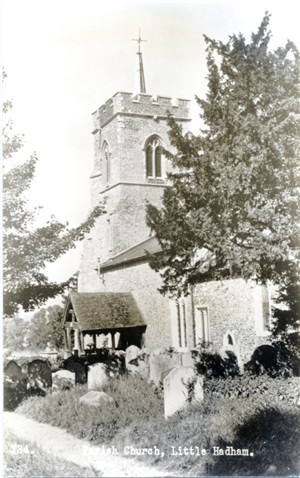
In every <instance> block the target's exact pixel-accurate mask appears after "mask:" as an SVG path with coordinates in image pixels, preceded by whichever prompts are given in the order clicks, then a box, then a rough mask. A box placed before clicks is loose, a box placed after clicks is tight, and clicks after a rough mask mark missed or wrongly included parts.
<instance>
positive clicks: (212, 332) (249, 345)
mask: <svg viewBox="0 0 300 478" xmlns="http://www.w3.org/2000/svg"><path fill="white" fill-rule="evenodd" d="M255 291H256V286H255V284H254V283H253V282H252V281H248V282H246V281H244V280H243V279H234V280H233V279H232V280H226V281H218V282H207V283H205V284H201V285H197V286H196V287H195V289H194V308H195V310H196V309H197V307H200V308H202V307H207V309H208V316H209V340H210V341H211V342H212V343H213V344H214V345H215V346H216V347H217V348H218V349H221V348H222V347H223V345H224V336H225V337H226V334H228V333H230V335H231V336H232V338H233V341H234V344H233V345H237V346H238V347H239V350H240V354H241V358H242V360H243V361H244V362H245V361H247V360H249V359H250V356H251V354H252V353H253V351H254V349H255V348H256V347H257V346H258V345H260V344H262V343H266V342H267V340H268V334H265V336H258V335H257V334H256V332H255V325H256V321H255V318H256V317H255V314H256V308H255Z"/></svg>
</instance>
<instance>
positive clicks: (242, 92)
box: [147, 13, 300, 335]
mask: <svg viewBox="0 0 300 478" xmlns="http://www.w3.org/2000/svg"><path fill="white" fill-rule="evenodd" d="M269 20H270V15H269V14H268V13H266V14H265V16H264V18H263V20H262V23H261V24H260V26H259V28H258V31H257V33H253V34H252V36H251V41H250V42H248V43H247V41H246V39H245V38H244V36H243V35H242V34H239V35H232V36H231V37H229V40H228V41H227V43H223V42H221V41H216V40H212V39H210V38H208V37H206V36H205V42H206V45H207V49H206V52H207V68H208V76H207V80H208V92H207V95H206V99H200V98H197V102H198V105H199V107H200V109H201V115H200V116H201V118H202V121H203V124H204V127H203V129H202V130H201V131H200V133H199V134H198V135H192V134H191V133H188V134H183V131H182V127H181V126H180V124H178V123H176V122H175V121H174V120H173V119H172V118H171V117H170V121H169V122H170V127H171V128H170V140H171V144H172V146H173V147H174V150H175V153H170V152H166V154H167V156H168V158H169V159H170V160H171V162H172V164H173V167H174V169H173V171H174V172H173V173H172V174H170V175H169V180H170V187H169V188H166V190H165V192H164V195H163V203H162V207H161V208H156V207H154V206H153V205H148V208H147V222H148V225H149V226H150V228H151V229H152V231H154V232H155V234H156V237H157V239H158V241H159V243H160V245H161V247H162V250H163V252H164V255H163V256H160V257H152V258H151V265H152V267H153V268H154V269H155V270H156V271H160V273H161V276H162V278H163V286H162V288H161V291H162V292H163V293H166V292H168V293H174V292H175V291H178V292H179V293H188V290H189V287H190V286H191V285H193V284H195V283H199V282H204V281H207V280H218V279H224V278H233V277H236V276H239V277H244V278H245V279H248V278H250V277H256V278H257V280H258V281H260V282H261V283H265V282H266V281H267V280H272V281H273V282H274V283H275V284H279V285H280V288H281V296H282V297H281V299H280V300H284V301H285V302H286V303H287V305H288V306H289V307H290V305H291V303H292V302H293V301H294V306H292V308H291V307H290V315H289V316H287V315H286V314H285V316H286V319H285V320H286V321H287V323H289V324H291V323H292V326H295V327H296V326H297V324H298V325H299V301H298V305H297V306H296V302H295V301H296V299H295V298H296V297H297V296H299V267H298V266H299V249H298V246H299V224H300V221H299V219H300V218H299V186H300V183H299V176H300V175H299V132H300V123H299V118H300V115H299V113H300V111H299V107H300V105H299V98H300V96H299V52H298V50H297V49H296V47H295V45H294V44H293V43H292V42H291V41H288V42H287V43H286V45H285V46H284V47H280V48H277V49H276V50H275V51H270V47H269V42H270V38H271V33H270V31H269V30H268V28H269ZM291 293H292V295H291ZM283 296H284V297H283ZM297 307H298V310H296V309H297ZM278 315H280V313H279V312H278ZM281 315H284V314H281ZM291 315H293V319H292V318H291ZM279 322H280V324H279V323H278V324H277V332H278V334H279V331H280V328H281V327H283V326H284V324H283V322H282V320H280V321H279ZM287 323H286V325H285V327H284V328H285V330H287ZM278 334H277V335H278Z"/></svg>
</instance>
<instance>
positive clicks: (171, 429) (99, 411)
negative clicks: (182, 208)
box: [17, 376, 300, 476]
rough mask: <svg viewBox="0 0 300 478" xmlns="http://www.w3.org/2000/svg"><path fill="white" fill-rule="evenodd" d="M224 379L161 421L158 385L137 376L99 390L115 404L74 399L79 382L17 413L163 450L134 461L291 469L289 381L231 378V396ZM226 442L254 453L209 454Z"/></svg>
mask: <svg viewBox="0 0 300 478" xmlns="http://www.w3.org/2000/svg"><path fill="white" fill-rule="evenodd" d="M226 380H227V382H226V383H225V382H222V383H217V384H216V383H215V384H211V387H209V386H208V387H206V389H207V393H206V394H205V399H204V401H203V402H201V403H197V404H193V405H189V406H188V407H187V408H186V409H185V410H184V411H181V412H178V413H177V414H175V415H174V416H172V417H171V418H169V419H168V420H165V419H164V416H163V399H162V396H161V395H160V393H159V391H158V390H157V389H155V388H154V387H153V386H152V385H150V384H149V383H147V381H145V380H143V379H142V378H139V377H137V376H129V377H128V376H127V377H121V378H120V379H112V380H111V381H110V383H109V385H108V386H107V388H106V390H105V391H106V392H107V393H109V394H110V395H111V396H112V397H113V398H114V400H115V404H103V406H102V405H101V407H98V408H93V407H86V406H83V405H81V404H79V398H80V396H81V395H83V394H84V393H86V388H85V387H84V386H80V387H76V388H75V389H74V390H72V391H65V392H60V393H57V394H55V395H48V396H46V397H45V398H42V397H36V398H31V399H28V400H27V401H26V402H24V403H23V404H22V405H21V406H20V407H19V408H18V410H17V411H18V412H19V413H23V414H25V415H27V416H30V417H32V418H35V419H36V420H39V421H42V422H47V423H51V424H52V425H55V426H60V427H62V428H64V429H66V430H67V431H69V432H71V433H73V434H74V435H76V436H78V437H82V438H83V437H84V438H88V439H89V440H91V441H92V442H93V443H99V444H100V443H103V444H105V445H107V446H109V445H114V446H115V447H116V448H117V449H118V451H119V453H122V451H123V449H124V446H134V447H136V448H153V447H154V445H155V446H156V447H158V448H159V449H160V451H163V452H164V456H162V455H160V456H156V455H151V456H145V455H144V456H143V457H141V459H143V460H147V461H148V462H149V463H152V464H155V465H158V466H160V467H163V468H164V469H167V470H168V471H170V473H172V472H173V473H175V472H177V473H180V474H181V475H183V476H201V475H205V474H209V475H220V474H221V475H224V474H227V475H234V474H237V475H238V474H241V475H247V474H248V475H251V474H252V475H262V474H265V473H267V474H268V473H270V470H272V471H273V472H274V473H273V474H276V475H280V474H282V475H284V474H289V475H292V474H298V473H299V471H300V467H299V455H298V448H299V443H300V413H299V407H297V405H296V404H295V403H293V402H294V401H289V400H285V399H281V398H280V397H281V396H282V394H283V393H284V390H285V388H286V389H287V390H290V389H293V390H294V383H292V384H291V383H289V384H288V382H287V381H286V382H285V381H284V380H283V379H281V380H276V381H274V380H273V379H267V380H268V381H267V382H264V380H263V379H261V378H259V381H258V382H257V383H256V382H255V380H250V381H249V380H248V379H246V378H245V379H244V380H243V379H238V381H237V384H239V385H237V386H238V387H239V388H240V390H241V391H242V394H239V395H238V396H237V398H236V397H235V396H234V394H232V393H230V394H229V396H227V397H226V396H224V395H226V394H227V391H230V390H231V391H232V390H235V385H234V383H235V382H234V380H233V379H230V378H229V379H226ZM270 380H271V381H272V380H273V381H272V382H270ZM215 387H216V389H217V392H218V393H217V394H216V393H214V389H215ZM222 387H223V389H222ZM261 387H264V389H266V390H267V393H266V394H264V393H254V390H257V389H259V388H261ZM209 390H211V392H209ZM222 390H223V391H224V394H223V396H222ZM225 392H226V393H225ZM227 395H228V394H227ZM238 397H239V398H238ZM274 397H277V399H276V400H275V398H274ZM293 397H294V395H293ZM233 398H234V399H233ZM227 445H228V446H233V447H234V448H243V449H248V450H249V454H250V453H253V457H250V455H249V456H247V457H242V458H241V457H238V456H233V457H228V456H226V457H224V456H214V455H213V447H219V448H223V449H225V448H226V446H227ZM172 447H174V450H175V451H178V447H188V448H189V447H193V448H195V447H199V450H202V449H204V450H206V452H207V453H206V455H204V456H198V455H197V454H195V455H192V454H188V455H183V456H180V455H173V454H172ZM225 472H226V473H225Z"/></svg>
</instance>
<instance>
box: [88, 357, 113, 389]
mask: <svg viewBox="0 0 300 478" xmlns="http://www.w3.org/2000/svg"><path fill="white" fill-rule="evenodd" d="M108 381H109V378H108V376H107V373H106V366H105V364H104V363H96V364H94V365H90V366H89V368H88V389H89V390H96V389H101V388H103V387H105V385H107V383H108Z"/></svg>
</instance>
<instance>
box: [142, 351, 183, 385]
mask: <svg viewBox="0 0 300 478" xmlns="http://www.w3.org/2000/svg"><path fill="white" fill-rule="evenodd" d="M180 365H181V356H180V354H178V353H172V354H170V353H162V352H159V353H157V352H153V353H152V354H151V355H150V358H149V367H150V374H149V378H150V380H151V381H152V382H154V383H155V385H159V383H160V382H162V380H163V373H164V372H165V371H166V370H170V369H172V368H175V367H177V366H180Z"/></svg>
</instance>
